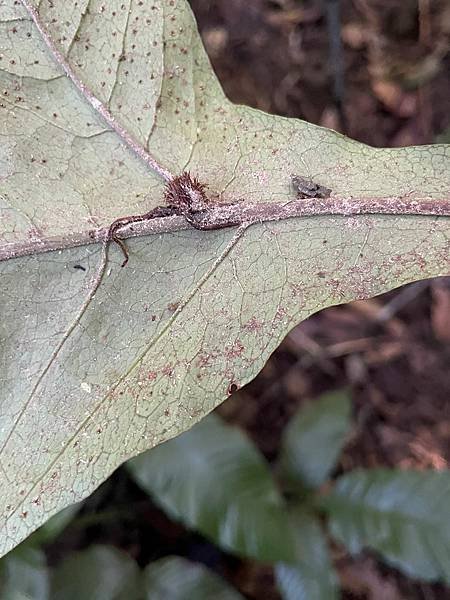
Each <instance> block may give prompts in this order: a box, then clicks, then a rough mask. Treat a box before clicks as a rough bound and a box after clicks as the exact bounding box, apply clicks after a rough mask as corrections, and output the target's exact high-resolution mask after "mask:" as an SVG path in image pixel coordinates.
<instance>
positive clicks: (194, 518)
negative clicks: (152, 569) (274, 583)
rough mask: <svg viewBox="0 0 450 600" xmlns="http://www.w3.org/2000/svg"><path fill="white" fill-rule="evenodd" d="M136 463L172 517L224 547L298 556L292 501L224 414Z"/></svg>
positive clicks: (265, 557) (270, 557) (273, 557)
mask: <svg viewBox="0 0 450 600" xmlns="http://www.w3.org/2000/svg"><path fill="white" fill-rule="evenodd" d="M128 468H129V470H130V473H131V474H132V476H133V477H134V479H135V480H136V482H137V483H138V484H139V485H140V486H141V487H142V488H143V489H144V490H146V491H147V492H148V493H150V494H151V495H152V497H153V499H154V500H155V502H157V503H158V504H159V505H160V506H161V507H162V508H163V509H164V510H165V511H166V512H167V513H168V514H169V515H170V516H171V517H172V518H174V519H178V520H180V521H182V522H183V523H184V524H185V525H187V526H188V527H190V528H192V529H196V530H198V531H200V532H201V533H202V534H203V535H205V536H207V537H208V538H210V539H211V540H213V541H214V542H215V543H216V544H218V545H219V546H220V547H222V548H226V549H227V550H229V551H231V552H234V553H236V554H241V555H243V556H250V557H253V558H256V559H258V560H260V561H269V562H274V561H279V560H284V561H292V560H294V538H293V537H292V534H291V527H290V522H289V519H288V514H287V508H286V505H285V504H284V502H283V500H282V498H281V496H280V494H279V492H278V490H277V487H276V485H275V482H274V480H273V478H272V475H271V473H270V470H269V468H268V465H267V463H266V462H265V460H264V458H263V457H262V456H261V454H260V453H259V452H258V450H257V449H256V448H255V447H254V446H253V444H252V443H251V442H250V440H249V439H248V438H247V437H246V436H245V435H244V434H243V433H242V432H240V431H239V430H238V429H236V428H234V427H230V426H229V425H226V424H225V423H223V422H222V421H221V419H220V418H219V417H216V416H215V415H210V416H208V417H206V418H205V419H204V420H203V421H202V422H201V423H198V424H197V425H195V427H193V428H192V429H190V430H189V431H187V432H186V433H183V435H180V436H178V437H177V438H175V439H173V440H170V441H168V442H166V443H165V444H161V445H160V446H158V447H157V448H153V449H152V450H149V451H148V452H145V453H143V454H141V455H140V456H137V457H136V458H135V459H133V460H131V461H130V462H129V463H128Z"/></svg>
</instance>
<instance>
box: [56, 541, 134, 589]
mask: <svg viewBox="0 0 450 600" xmlns="http://www.w3.org/2000/svg"><path fill="white" fill-rule="evenodd" d="M140 585H141V584H140V574H139V570H138V567H137V565H136V563H135V562H134V561H133V560H132V559H131V558H130V557H129V556H127V555H126V554H124V553H123V552H120V551H119V550H116V549H115V548H112V547H109V546H91V547H90V548H88V549H87V550H84V551H82V552H78V553H75V554H73V555H71V556H69V558H67V559H66V560H65V561H64V562H63V563H62V564H61V565H59V566H58V568H56V569H55V571H54V572H53V577H52V590H51V600H81V599H83V600H84V599H86V600H88V599H94V598H95V600H134V599H136V600H137V599H138V598H139V590H140Z"/></svg>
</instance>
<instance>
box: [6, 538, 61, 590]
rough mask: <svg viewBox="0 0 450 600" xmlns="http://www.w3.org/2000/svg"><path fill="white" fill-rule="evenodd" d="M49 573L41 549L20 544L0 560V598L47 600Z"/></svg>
mask: <svg viewBox="0 0 450 600" xmlns="http://www.w3.org/2000/svg"><path fill="white" fill-rule="evenodd" d="M49 590H50V585H49V575H48V571H47V564H46V559H45V555H44V553H43V552H42V550H39V549H37V548H31V547H29V546H28V545H25V546H20V547H19V548H16V549H15V550H14V551H13V552H10V553H9V554H8V556H5V557H4V558H3V559H2V560H0V598H3V599H4V600H48V598H49Z"/></svg>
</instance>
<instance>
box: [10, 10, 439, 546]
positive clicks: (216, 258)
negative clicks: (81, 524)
mask: <svg viewBox="0 0 450 600" xmlns="http://www.w3.org/2000/svg"><path fill="white" fill-rule="evenodd" d="M24 3H25V4H26V3H28V4H30V5H32V6H38V7H39V11H40V19H41V24H42V26H43V27H44V28H45V29H46V31H47V39H48V40H50V41H52V43H53V44H54V45H56V47H57V50H58V52H59V53H60V55H55V53H54V52H53V53H52V52H51V51H50V50H49V48H48V45H46V44H45V43H44V37H43V36H42V34H41V33H40V31H39V30H38V28H37V27H36V26H35V25H34V24H33V23H32V21H31V19H30V15H29V13H28V12H27V11H26V10H25V8H24ZM41 29H42V27H41ZM58 56H59V58H60V59H61V58H62V59H63V60H64V61H65V62H66V63H67V65H68V66H69V67H70V68H71V69H72V70H73V71H74V72H75V75H76V76H77V77H78V78H79V80H80V82H81V85H80V86H79V87H80V90H81V91H80V90H78V89H75V86H74V85H73V84H72V82H71V81H70V80H69V79H68V78H67V77H66V76H65V75H64V72H63V69H62V67H61V65H60V64H58V61H57V60H56V57H58ZM0 59H1V60H0V98H1V101H0V142H1V143H0V257H3V258H5V257H7V256H9V255H11V252H12V250H11V248H17V247H19V248H22V249H23V248H24V247H25V246H27V245H29V244H30V243H32V244H35V247H36V248H37V249H39V246H40V244H42V240H43V239H46V238H52V239H53V238H55V237H56V238H58V239H62V240H63V242H64V243H63V246H64V248H66V249H64V250H61V251H55V252H52V253H47V254H36V255H35V256H24V257H22V258H14V259H10V260H2V261H1V262H0V277H1V287H0V307H1V315H0V317H1V318H0V340H1V346H0V377H1V381H0V417H1V426H0V461H1V464H2V470H1V475H0V490H1V492H0V514H1V516H2V520H1V521H0V553H5V552H7V551H8V550H9V549H10V548H12V547H13V546H14V545H15V544H17V543H18V542H19V541H20V540H22V539H23V538H24V537H25V536H27V535H28V534H30V533H31V532H32V531H34V530H35V529H36V528H37V527H39V526H40V525H42V524H43V523H44V522H45V521H46V520H47V519H48V518H49V517H50V516H51V515H53V514H54V513H56V512H57V511H58V510H61V509H62V508H64V507H65V506H67V505H70V504H73V503H74V502H77V501H79V500H81V499H83V498H85V497H86V496H87V495H88V494H90V493H91V492H92V491H93V490H94V489H95V488H96V487H97V486H98V485H99V484H100V483H101V482H102V481H103V480H104V479H105V478H106V477H107V476H108V475H109V474H110V473H111V472H112V471H114V469H116V468H117V466H118V465H119V464H121V463H123V462H124V461H125V460H127V459H128V458H130V457H131V456H135V455H136V454H138V453H139V452H142V451H144V450H146V449H147V448H149V447H152V446H154V445H156V444H158V443H161V442H162V441H164V440H167V439H169V438H171V437H173V436H175V435H177V434H178V433H180V432H182V431H184V430H186V429H187V428H189V427H190V426H192V425H193V424H194V423H195V422H196V421H198V420H199V419H201V418H202V417H203V416H204V415H205V414H207V413H208V412H209V411H210V410H212V408H214V407H215V406H216V405H217V404H218V403H220V402H221V401H222V400H223V399H224V398H225V397H226V396H227V395H228V393H229V390H230V389H231V388H232V387H233V385H237V386H241V385H243V384H244V383H246V382H247V381H249V380H250V379H252V377H254V376H255V374H256V373H257V372H258V371H259V370H260V369H261V368H262V366H263V365H264V363H265V361H266V359H267V358H268V356H269V355H270V353H271V352H272V351H273V350H274V349H275V348H276V346H277V345H278V344H279V342H280V340H281V339H282V338H283V336H284V335H285V334H286V333H287V331H288V330H289V329H290V328H291V327H292V326H294V325H295V324H296V323H298V322H299V321H300V320H302V319H304V318H306V317H307V316H308V315H310V314H311V313H313V312H315V311H317V310H319V309H321V308H323V307H325V306H329V305H332V304H337V303H340V302H346V301H348V300H351V299H354V298H363V297H368V296H373V295H375V294H378V293H381V292H383V291H386V290H389V289H392V288H393V287H396V286H398V285H401V284H403V283H405V282H408V281H413V280H416V279H420V278H424V277H429V276H432V275H439V274H445V273H448V271H449V254H448V235H449V226H448V219H446V218H435V217H417V218H416V217H405V216H403V217H396V216H359V217H347V216H334V217H332V216H321V217H308V218H295V219H288V220H284V221H279V222H261V223H257V224H255V225H253V226H252V227H250V228H249V229H248V230H246V232H245V234H242V232H240V233H239V235H236V229H235V228H234V229H233V228H232V229H224V230H218V231H210V232H205V231H194V230H192V229H191V230H183V231H181V230H180V231H178V232H177V233H160V234H159V233H158V234H154V235H149V236H143V237H140V238H136V239H134V240H132V241H129V243H128V247H129V250H130V262H129V264H128V265H127V267H126V268H124V269H121V268H120V263H121V261H122V257H121V255H120V250H119V249H118V248H116V247H114V248H111V252H110V261H109V263H108V267H107V270H106V274H105V276H104V278H103V281H102V283H101V286H100V288H99V290H98V291H97V293H96V294H95V295H93V294H92V286H93V282H94V280H95V278H96V276H97V274H98V270H99V267H100V264H101V260H100V256H101V252H100V248H99V247H98V245H97V246H96V245H92V244H89V245H87V246H82V247H79V248H69V247H68V246H70V245H71V244H72V242H73V240H74V239H75V238H76V239H78V238H77V236H84V239H88V238H89V233H90V232H91V231H92V228H98V227H100V226H103V227H107V226H108V225H109V224H110V223H111V222H112V221H113V220H114V219H116V218H117V217H119V216H122V215H128V214H136V213H142V212H146V211H147V210H149V209H150V208H152V207H154V206H157V205H160V204H161V203H162V202H163V181H162V180H161V179H160V178H158V176H156V175H155V173H154V172H152V171H151V170H150V169H149V167H148V166H147V164H145V163H144V162H142V161H141V160H140V159H139V158H138V156H137V155H135V154H134V153H133V152H131V151H130V149H129V148H128V147H127V145H126V143H125V138H126V136H124V135H123V134H120V135H119V134H117V133H115V132H114V131H112V130H111V128H110V127H108V126H107V125H106V124H105V122H104V121H103V120H102V118H101V117H100V116H99V113H98V107H99V106H100V105H103V107H106V108H107V109H108V110H109V111H110V114H111V116H112V118H113V119H114V120H115V123H116V124H118V125H119V126H120V127H122V129H123V130H124V131H125V133H126V134H127V135H128V136H131V137H133V138H134V140H135V142H136V143H137V144H138V145H140V148H141V149H142V150H143V151H149V152H150V153H151V154H152V155H153V156H154V157H155V159H156V160H157V161H159V163H161V165H162V166H163V168H164V169H169V170H170V171H171V172H172V173H174V174H179V173H181V172H182V171H183V170H185V169H188V170H190V171H191V172H193V173H194V174H195V175H198V176H199V177H200V179H201V180H202V181H203V182H204V183H205V184H207V185H208V193H209V194H210V195H211V197H213V198H217V197H220V199H221V200H222V201H224V202H232V201H238V200H242V199H243V201H244V202H254V203H259V202H269V203H270V202H275V201H277V202H279V203H281V204H283V205H289V202H291V201H292V200H293V198H294V195H295V192H294V191H293V189H292V187H291V184H290V175H291V174H292V173H297V174H300V175H303V176H306V177H312V178H313V179H314V181H316V182H318V183H320V184H322V185H325V186H327V187H329V188H331V189H332V190H333V194H334V195H336V196H337V197H343V198H350V197H351V196H355V197H357V198H362V199H364V198H365V199H367V198H374V197H382V198H385V201H386V202H388V203H390V202H399V203H401V202H402V199H403V198H408V199H411V198H421V197H430V198H436V199H440V200H443V201H444V202H445V199H446V198H448V196H449V189H450V168H449V166H450V148H449V147H448V146H443V145H442V146H435V147H419V148H408V149H398V150H393V149H388V150H382V149H373V148H368V147H366V146H363V145H361V144H358V143H356V142H353V141H351V140H349V139H346V138H345V137H343V136H340V135H338V134H336V133H335V132H333V131H329V130H326V129H323V128H320V127H315V126H312V125H309V124H307V123H304V122H301V121H298V120H294V119H292V120H291V119H284V118H279V117H275V116H272V115H267V114H264V113H262V112H259V111H255V110H251V109H249V108H246V107H241V106H234V105H232V104H231V103H230V102H229V101H228V100H227V99H226V98H225V97H224V94H223V92H222V90H221V88H220V86H219V84H218V82H217V80H216V77H215V75H214V73H213V71H212V69H211V66H210V64H209V61H208V59H207V56H206V54H205V51H204V49H203V46H202V44H201V41H200V37H199V35H198V32H197V28H196V24H195V21H194V19H193V17H192V14H191V12H190V9H189V6H188V4H187V2H185V0H158V1H157V2H156V1H155V2H130V1H126V2H125V1H123V0H111V1H108V2H106V1H105V2H103V3H95V2H94V3H92V2H89V0H79V1H78V2H68V1H67V0H52V2H38V1H37V0H2V2H1V3H0ZM60 62H61V60H60ZM86 88H89V89H90V90H91V91H92V93H93V94H94V95H95V101H94V107H93V106H92V105H91V104H89V103H88V101H87V99H86V93H85V92H83V90H86ZM95 107H97V108H95ZM241 234H242V235H241ZM11 244H12V246H11ZM13 254H14V253H13ZM230 386H231V387H230Z"/></svg>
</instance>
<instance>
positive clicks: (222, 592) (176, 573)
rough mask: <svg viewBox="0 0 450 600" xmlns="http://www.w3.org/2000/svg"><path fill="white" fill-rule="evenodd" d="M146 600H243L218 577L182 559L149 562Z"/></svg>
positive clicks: (146, 579)
mask: <svg viewBox="0 0 450 600" xmlns="http://www.w3.org/2000/svg"><path fill="white" fill-rule="evenodd" d="M143 591H144V593H145V594H146V595H145V596H143V598H146V600H194V599H195V600H210V599H211V598H214V600H243V597H242V596H241V595H240V594H239V592H237V591H236V590H234V589H233V588H231V587H230V586H229V585H228V584H227V583H226V582H225V581H224V580H222V579H221V578H220V577H219V576H218V575H216V574H215V573H213V572H212V571H210V570H209V569H207V568H206V567H204V566H203V565H200V564H196V563H193V562H191V561H189V560H186V559H184V558H181V557H179V556H169V557H167V558H162V559H160V560H157V561H155V562H152V563H150V564H149V565H148V566H147V567H146V568H145V569H144V573H143Z"/></svg>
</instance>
